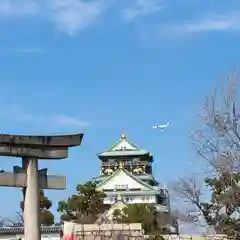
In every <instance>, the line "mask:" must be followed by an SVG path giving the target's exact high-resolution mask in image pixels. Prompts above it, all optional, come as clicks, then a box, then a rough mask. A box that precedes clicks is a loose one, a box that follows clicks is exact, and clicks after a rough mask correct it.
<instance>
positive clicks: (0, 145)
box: [0, 134, 83, 240]
mask: <svg viewBox="0 0 240 240" xmlns="http://www.w3.org/2000/svg"><path fill="white" fill-rule="evenodd" d="M82 138H83V134H73V135H55V136H26V135H10V134H0V156H9V157H21V158H22V160H23V161H22V162H23V166H22V167H18V166H15V167H14V171H13V173H8V172H1V173H0V186H7V187H22V188H25V189H26V191H25V197H24V239H25V240H40V239H41V233H40V212H39V188H42V189H59V190H60V189H65V188H66V177H65V176H55V175H47V169H42V170H38V159H43V160H49V159H52V160H54V159H55V160H57V159H64V158H67V157H68V148H69V147H74V146H79V145H81V142H82Z"/></svg>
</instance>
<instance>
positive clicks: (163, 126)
mask: <svg viewBox="0 0 240 240" xmlns="http://www.w3.org/2000/svg"><path fill="white" fill-rule="evenodd" d="M168 125H169V122H167V123H166V124H163V125H155V126H153V127H152V128H153V129H158V128H159V129H164V128H166V127H168Z"/></svg>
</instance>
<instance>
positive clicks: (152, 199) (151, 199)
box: [104, 192, 156, 204]
mask: <svg viewBox="0 0 240 240" xmlns="http://www.w3.org/2000/svg"><path fill="white" fill-rule="evenodd" d="M140 194H141V192H139V196H128V195H127V194H126V195H123V194H122V195H121V197H122V199H123V201H124V202H125V203H126V204H134V203H156V196H149V195H140ZM116 197H117V192H116ZM115 201H116V199H115V197H106V198H105V199H104V203H105V204H113V203H114V202H115Z"/></svg>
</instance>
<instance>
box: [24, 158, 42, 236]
mask: <svg viewBox="0 0 240 240" xmlns="http://www.w3.org/2000/svg"><path fill="white" fill-rule="evenodd" d="M25 161H26V162H27V163H26V173H27V174H26V175H27V187H26V191H25V198H24V239H25V240H33V239H34V240H40V239H41V230H40V214H39V209H40V206H39V205H40V202H39V176H38V160H37V159H36V158H28V159H25Z"/></svg>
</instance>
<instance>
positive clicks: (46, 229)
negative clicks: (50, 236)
mask: <svg viewBox="0 0 240 240" xmlns="http://www.w3.org/2000/svg"><path fill="white" fill-rule="evenodd" d="M60 231H61V226H51V227H41V232H42V233H59V232H60ZM23 232H24V228H23V227H0V235H3V234H15V233H17V234H18V233H19V234H21V233H23Z"/></svg>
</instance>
